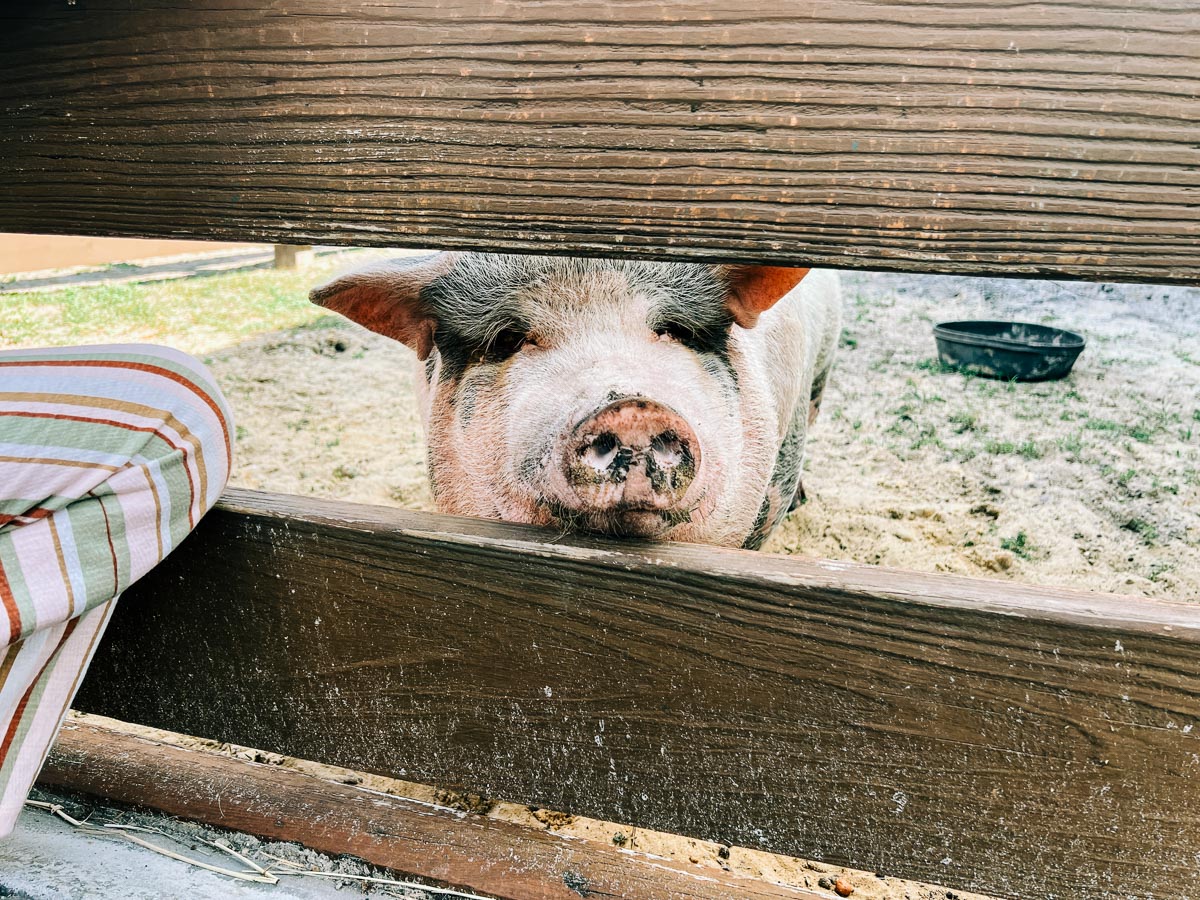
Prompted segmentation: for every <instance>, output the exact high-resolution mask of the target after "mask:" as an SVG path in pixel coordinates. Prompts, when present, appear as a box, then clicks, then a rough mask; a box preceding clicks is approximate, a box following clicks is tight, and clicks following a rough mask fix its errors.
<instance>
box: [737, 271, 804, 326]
mask: <svg viewBox="0 0 1200 900" xmlns="http://www.w3.org/2000/svg"><path fill="white" fill-rule="evenodd" d="M724 269H725V282H726V284H727V285H728V286H729V296H728V298H727V299H726V301H725V303H726V305H727V306H728V307H729V311H730V312H731V313H733V320H734V321H735V322H737V323H738V324H739V325H741V326H742V327H743V328H753V327H754V326H755V324H757V322H758V317H759V316H760V315H762V314H763V313H764V312H766V311H767V310H768V309H770V308H771V307H772V306H774V305H775V304H776V303H778V302H779V301H780V300H782V299H783V297H784V295H785V294H787V292H788V291H790V290H791V289H792V288H794V287H795V286H796V285H798V284H799V283H800V282H801V281H803V280H804V276H805V275H807V274H808V269H790V268H786V267H784V266H725V267H724Z"/></svg>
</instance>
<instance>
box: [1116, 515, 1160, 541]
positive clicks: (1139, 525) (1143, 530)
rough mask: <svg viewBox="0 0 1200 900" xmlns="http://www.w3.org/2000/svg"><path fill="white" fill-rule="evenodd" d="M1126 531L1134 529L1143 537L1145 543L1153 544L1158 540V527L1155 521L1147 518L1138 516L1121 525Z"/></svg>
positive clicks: (1133, 530)
mask: <svg viewBox="0 0 1200 900" xmlns="http://www.w3.org/2000/svg"><path fill="white" fill-rule="evenodd" d="M1121 527H1122V528H1123V529H1125V530H1126V531H1132V532H1133V533H1134V534H1136V535H1137V536H1138V537H1140V538H1141V539H1142V542H1143V543H1145V544H1153V543H1154V542H1155V541H1157V540H1158V528H1157V527H1156V526H1155V525H1154V523H1153V522H1147V521H1146V520H1145V519H1140V518H1137V517H1136V516H1135V517H1134V518H1132V519H1130V520H1129V521H1128V522H1125V523H1124V524H1123V525H1121Z"/></svg>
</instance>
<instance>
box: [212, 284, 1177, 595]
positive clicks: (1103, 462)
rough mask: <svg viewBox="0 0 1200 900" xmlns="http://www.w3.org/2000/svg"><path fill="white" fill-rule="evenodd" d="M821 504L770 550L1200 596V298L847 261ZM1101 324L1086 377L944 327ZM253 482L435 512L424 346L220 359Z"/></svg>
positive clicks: (339, 339)
mask: <svg viewBox="0 0 1200 900" xmlns="http://www.w3.org/2000/svg"><path fill="white" fill-rule="evenodd" d="M843 286H844V293H845V309H846V329H845V335H844V337H843V341H842V348H841V355H840V358H839V360H838V362H837V366H836V370H835V373H834V375H833V378H832V381H831V383H830V388H829V389H828V390H827V392H826V396H825V403H824V407H823V409H822V414H821V418H820V420H819V421H818V423H817V425H816V427H815V429H814V432H813V439H812V441H811V443H810V445H809V450H808V461H807V471H806V474H805V479H804V480H805V486H806V489H807V492H808V497H809V502H808V503H807V504H806V505H804V506H803V507H802V508H801V509H799V510H798V511H797V512H795V513H794V514H793V515H792V516H791V518H790V519H789V520H788V521H787V522H786V523H785V524H784V525H783V527H782V528H781V529H780V531H779V532H778V533H777V534H776V536H775V537H774V538H773V539H772V540H771V542H770V543H769V544H768V546H767V548H766V549H767V550H768V551H771V552H776V553H804V554H807V555H812V556H821V557H830V558H834V559H850V560H857V561H860V562H866V563H880V564H886V565H891V566H901V567H905V568H910V569H917V570H925V571H941V572H957V573H964V574H971V575H983V576H988V577H1000V578H1011V579H1014V580H1019V581H1025V582H1032V583H1044V584H1056V585H1064V586H1074V587H1083V588H1090V589H1094V590H1102V591H1114V592H1119V593H1132V594H1145V595H1151V596H1165V597H1176V598H1183V599H1190V598H1193V597H1200V291H1197V290H1192V289H1184V288H1165V287H1148V286H1140V285H1139V286H1128V285H1090V284H1068V283H1057V282H1037V281H1016V280H1011V281H1009V280H996V279H976V278H950V277H936V276H908V275H883V274H872V273H846V274H844V276H843ZM973 317H978V318H1012V319H1021V320H1027V321H1032V322H1041V323H1047V324H1052V325H1055V326H1058V327H1064V328H1068V329H1072V330H1079V331H1082V332H1084V333H1085V334H1086V335H1087V337H1088V340H1089V345H1088V348H1087V349H1086V350H1085V351H1084V353H1083V355H1082V356H1081V358H1080V360H1079V362H1078V363H1077V364H1076V367H1075V370H1074V371H1073V372H1072V374H1071V375H1070V376H1069V377H1068V378H1067V379H1066V380H1065V381H1060V382H1048V383H1042V384H1012V383H1003V382H996V381H989V380H985V379H979V378H971V377H965V376H963V375H960V374H956V373H950V372H946V371H943V370H942V368H941V367H940V366H939V364H938V363H937V361H936V353H935V349H934V343H933V338H932V335H931V328H932V325H933V323H934V322H935V321H937V320H949V319H958V318H973ZM208 358H209V359H210V361H211V364H212V366H213V369H214V370H215V371H216V373H217V376H218V377H219V379H220V381H221V383H222V385H223V386H224V387H225V389H226V390H227V391H228V392H229V396H230V399H231V401H232V403H233V405H234V408H235V409H236V411H237V414H238V422H239V427H238V434H239V460H238V468H237V474H236V475H235V477H234V483H235V484H238V485H240V486H243V487H252V488H261V489H265V490H276V491H287V492H291V493H301V494H315V495H320V496H328V497H337V498H341V499H346V500H355V501H360V502H363V503H379V504H392V505H400V506H409V507H416V508H420V509H431V508H432V500H431V497H430V494H429V488H428V484H427V481H426V479H425V475H424V471H423V453H424V449H423V443H422V439H421V434H420V427H419V423H418V420H417V414H416V410H415V408H414V404H413V400H412V391H411V369H412V365H411V361H412V358H411V354H410V353H409V351H408V350H407V349H406V348H404V347H401V346H399V345H397V344H395V343H393V342H391V341H388V340H386V339H384V338H381V337H378V336H376V335H373V334H370V333H368V332H366V331H364V330H362V329H360V328H357V327H356V326H353V325H350V324H348V323H345V322H343V321H340V320H338V319H333V318H320V319H317V320H316V321H314V322H313V323H311V324H310V325H308V326H306V327H302V328H299V329H293V330H290V331H282V332H276V333H271V334H266V335H262V336H260V337H258V338H255V339H252V340H249V341H246V342H244V343H241V344H237V345H235V346H232V347H228V348H225V349H222V350H220V351H218V352H215V353H212V354H210V355H209V357H208Z"/></svg>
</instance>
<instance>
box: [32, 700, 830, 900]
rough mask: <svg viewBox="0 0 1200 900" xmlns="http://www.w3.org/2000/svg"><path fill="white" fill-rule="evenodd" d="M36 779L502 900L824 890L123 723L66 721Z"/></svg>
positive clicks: (795, 895)
mask: <svg viewBox="0 0 1200 900" xmlns="http://www.w3.org/2000/svg"><path fill="white" fill-rule="evenodd" d="M38 781H39V782H40V783H41V784H45V785H49V786H53V787H58V788H68V789H70V790H74V791H81V792H83V793H86V794H91V795H93V796H96V797H103V798H106V799H109V800H116V801H118V802H120V803H128V804H132V805H134V806H139V807H144V808H149V809H157V810H161V811H163V812H165V813H168V814H169V815H173V816H181V817H183V818H186V819H193V820H195V821H199V822H206V823H208V824H210V825H216V826H219V827H221V828H233V829H236V830H238V831H245V832H249V833H251V834H256V835H259V836H260V837H266V838H270V839H272V840H281V841H296V842H297V843H300V844H303V845H304V846H306V847H310V848H312V849H315V850H320V851H322V852H325V853H332V854H350V855H353V856H357V857H359V858H360V859H365V860H366V861H367V862H370V863H374V864H375V865H377V866H382V867H384V868H387V869H391V870H393V871H395V872H399V873H401V874H403V875H408V876H417V877H420V878H424V879H429V880H432V881H434V882H437V883H438V884H440V885H443V886H449V887H452V888H457V889H459V890H464V891H471V892H479V891H482V892H484V893H486V894H488V895H489V896H494V897H497V898H501V900H579V898H580V897H592V898H595V900H602V898H614V900H616V898H624V900H733V898H737V900H823V898H824V897H825V896H826V895H825V894H816V893H814V892H812V891H806V890H801V889H798V888H796V889H794V888H788V887H783V886H779V885H774V884H769V883H767V882H765V881H759V880H751V879H748V878H739V877H737V876H734V875H731V874H728V873H725V872H722V871H720V870H719V869H711V868H704V869H701V868H700V867H698V866H691V867H689V866H686V865H679V864H677V863H674V862H671V861H668V860H664V859H662V858H659V857H651V856H648V855H644V854H640V853H636V852H625V851H622V850H618V849H617V848H615V847H604V846H602V845H600V844H598V843H592V842H590V841H581V840H576V839H570V838H562V837H556V836H554V835H552V834H548V833H546V832H544V831H535V830H533V829H531V828H524V827H522V826H519V825H513V824H510V823H507V822H497V821H494V820H492V819H487V818H484V817H482V816H472V815H463V814H462V813H459V812H457V811H455V810H452V809H443V808H439V807H432V806H430V805H429V804H428V803H420V802H417V801H412V800H405V799H403V798H400V797H393V796H389V795H387V794H383V793H380V792H378V791H372V790H367V789H365V788H359V787H353V786H351V785H346V784H339V783H337V782H334V781H329V780H326V779H323V778H319V777H317V776H314V775H310V774H306V773H303V772H298V771H296V770H294V769H287V768H281V767H278V766H269V765H263V764H261V763H254V762H249V761H247V760H243V759H237V758H233V757H229V756H222V755H219V754H217V753H213V752H205V751H203V750H195V749H190V748H189V749H182V748H180V747H176V746H173V745H171V744H169V743H163V742H160V741H153V740H148V739H146V738H144V737H141V736H138V735H136V734H132V733H130V732H128V731H125V730H122V729H121V728H119V727H115V726H106V725H96V724H91V723H83V722H79V721H68V722H67V723H66V724H65V725H64V727H63V729H62V731H61V732H60V733H59V736H58V740H57V742H56V743H55V745H54V749H53V751H52V752H51V754H50V758H49V759H48V760H47V762H46V765H45V767H44V768H43V770H42V773H41V776H40V777H39V779H38ZM284 883H285V884H286V879H285V880H284ZM282 893H283V892H282V891H281V894H282Z"/></svg>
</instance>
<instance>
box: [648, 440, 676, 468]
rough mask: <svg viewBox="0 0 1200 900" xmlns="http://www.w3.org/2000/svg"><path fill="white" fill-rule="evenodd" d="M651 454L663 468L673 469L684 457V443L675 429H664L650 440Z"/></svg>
mask: <svg viewBox="0 0 1200 900" xmlns="http://www.w3.org/2000/svg"><path fill="white" fill-rule="evenodd" d="M650 455H651V456H652V457H653V458H654V461H655V462H656V463H657V464H658V465H659V467H660V468H663V469H672V468H674V467H675V466H677V465H679V462H680V460H682V459H683V443H682V442H681V441H680V440H679V436H678V435H677V434H675V432H674V431H664V432H663V433H662V434H660V435H658V436H657V437H656V438H654V440H652V441H651V442H650Z"/></svg>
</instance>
